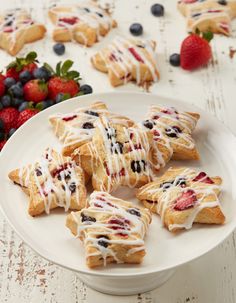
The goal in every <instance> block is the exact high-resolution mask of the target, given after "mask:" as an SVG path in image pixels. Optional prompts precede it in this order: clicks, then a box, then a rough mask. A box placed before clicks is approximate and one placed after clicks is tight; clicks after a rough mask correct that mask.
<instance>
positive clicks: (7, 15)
mask: <svg viewBox="0 0 236 303" xmlns="http://www.w3.org/2000/svg"><path fill="white" fill-rule="evenodd" d="M45 32H46V28H45V26H44V25H43V24H40V23H38V22H35V21H34V20H33V19H32V17H31V15H30V13H29V12H27V11H26V10H23V9H18V8H16V9H11V10H7V11H5V12H2V13H1V14H0V48H2V49H4V50H5V51H6V52H8V53H9V54H10V55H12V56H15V55H16V54H17V53H18V52H19V51H20V50H21V49H22V48H23V47H24V45H25V44H26V43H31V42H34V41H37V40H40V39H42V38H43V37H44V34H45Z"/></svg>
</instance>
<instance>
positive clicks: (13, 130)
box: [8, 128, 16, 138]
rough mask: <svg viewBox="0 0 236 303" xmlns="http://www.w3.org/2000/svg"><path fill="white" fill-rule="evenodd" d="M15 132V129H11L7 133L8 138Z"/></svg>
mask: <svg viewBox="0 0 236 303" xmlns="http://www.w3.org/2000/svg"><path fill="white" fill-rule="evenodd" d="M15 131H16V129H15V128H11V129H10V131H9V133H8V138H10V137H11V136H12V135H13V134H14V132H15Z"/></svg>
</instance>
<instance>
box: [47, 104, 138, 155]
mask: <svg viewBox="0 0 236 303" xmlns="http://www.w3.org/2000/svg"><path fill="white" fill-rule="evenodd" d="M101 114H103V115H107V116H108V117H109V118H110V119H111V120H112V121H113V122H114V123H119V124H121V125H125V126H132V125H133V124H134V122H133V121H132V120H130V119H129V118H127V117H125V116H121V115H118V114H113V113H110V112H109V111H108V109H107V106H106V104H105V103H103V102H95V103H93V104H91V105H90V106H89V107H84V108H78V109H77V110H76V111H74V112H72V113H68V114H56V115H52V116H50V118H49V121H50V123H51V125H52V127H53V130H54V132H55V134H56V136H57V137H58V138H59V140H60V141H61V142H62V144H63V149H62V154H63V155H64V156H70V155H71V154H72V153H73V151H74V150H75V149H76V148H78V147H80V146H81V145H83V144H85V143H87V142H90V141H91V140H92V136H93V133H94V125H95V122H96V121H97V119H98V118H99V116H100V115H101Z"/></svg>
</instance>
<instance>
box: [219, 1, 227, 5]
mask: <svg viewBox="0 0 236 303" xmlns="http://www.w3.org/2000/svg"><path fill="white" fill-rule="evenodd" d="M218 3H219V4H220V5H227V1H226V0H219V1H218Z"/></svg>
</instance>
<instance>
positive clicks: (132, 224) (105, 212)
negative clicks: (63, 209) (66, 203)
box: [72, 191, 151, 266]
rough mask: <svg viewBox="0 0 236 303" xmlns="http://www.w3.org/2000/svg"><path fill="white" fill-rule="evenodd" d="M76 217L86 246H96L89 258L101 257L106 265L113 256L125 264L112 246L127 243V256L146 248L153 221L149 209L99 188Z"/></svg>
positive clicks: (78, 231) (78, 228)
mask: <svg viewBox="0 0 236 303" xmlns="http://www.w3.org/2000/svg"><path fill="white" fill-rule="evenodd" d="M72 216H73V219H74V220H75V222H77V225H78V227H77V237H80V238H82V239H83V242H84V244H85V246H86V249H88V248H89V247H93V248H95V249H96V250H95V252H93V253H88V254H87V256H86V257H87V258H88V257H91V256H101V258H102V259H103V263H104V266H105V265H106V260H107V258H109V257H113V258H114V259H115V261H116V262H117V263H124V260H123V259H119V257H118V256H117V254H116V252H115V250H113V249H112V246H114V245H122V246H123V247H124V246H126V247H127V254H126V256H130V255H133V254H136V253H138V252H140V251H145V247H144V240H143V239H144V236H145V234H146V231H147V229H148V225H149V223H150V221H151V215H150V212H149V211H148V210H147V209H141V208H139V207H134V206H133V205H132V203H130V202H126V201H123V200H120V199H118V198H115V197H112V196H111V195H109V194H108V193H106V192H97V191H95V192H93V193H92V194H91V196H90V201H89V207H88V208H87V209H83V211H81V212H77V213H73V212H72ZM99 241H102V242H99ZM103 244H105V245H103Z"/></svg>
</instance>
